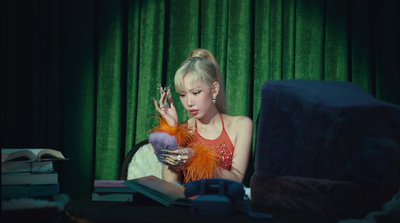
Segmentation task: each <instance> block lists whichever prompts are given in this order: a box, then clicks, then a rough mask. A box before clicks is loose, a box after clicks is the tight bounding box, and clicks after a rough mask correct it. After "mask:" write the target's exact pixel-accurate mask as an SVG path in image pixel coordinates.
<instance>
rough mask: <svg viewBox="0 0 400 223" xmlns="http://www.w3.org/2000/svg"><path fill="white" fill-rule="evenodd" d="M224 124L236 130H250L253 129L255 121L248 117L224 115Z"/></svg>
mask: <svg viewBox="0 0 400 223" xmlns="http://www.w3.org/2000/svg"><path fill="white" fill-rule="evenodd" d="M223 118H224V123H226V125H227V126H229V127H231V128H234V129H243V130H248V129H249V128H251V129H252V128H253V121H252V120H251V119H250V118H249V117H247V116H230V115H226V114H224V116H223Z"/></svg>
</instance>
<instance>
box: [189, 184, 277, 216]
mask: <svg viewBox="0 0 400 223" xmlns="http://www.w3.org/2000/svg"><path fill="white" fill-rule="evenodd" d="M185 196H186V197H188V198H191V199H192V207H191V213H192V214H199V215H222V216H227V215H231V214H233V213H234V212H236V211H238V210H240V211H243V212H246V213H247V214H249V215H250V216H252V217H256V218H272V217H273V216H272V215H270V214H265V213H255V212H252V210H251V208H250V204H249V202H250V201H249V199H247V200H245V197H246V196H245V191H244V186H243V184H241V183H239V182H236V181H233V180H227V179H219V178H211V179H203V180H197V181H192V182H189V183H188V184H187V185H186V187H185Z"/></svg>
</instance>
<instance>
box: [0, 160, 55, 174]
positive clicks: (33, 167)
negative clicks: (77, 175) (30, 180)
mask: <svg viewBox="0 0 400 223" xmlns="http://www.w3.org/2000/svg"><path fill="white" fill-rule="evenodd" d="M53 170H54V169H53V161H44V162H5V163H2V164H1V173H24V172H31V173H38V172H48V171H53Z"/></svg>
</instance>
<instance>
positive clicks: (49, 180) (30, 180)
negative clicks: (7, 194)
mask: <svg viewBox="0 0 400 223" xmlns="http://www.w3.org/2000/svg"><path fill="white" fill-rule="evenodd" d="M56 183H58V173H57V172H44V173H3V174H1V184H2V185H21V184H56Z"/></svg>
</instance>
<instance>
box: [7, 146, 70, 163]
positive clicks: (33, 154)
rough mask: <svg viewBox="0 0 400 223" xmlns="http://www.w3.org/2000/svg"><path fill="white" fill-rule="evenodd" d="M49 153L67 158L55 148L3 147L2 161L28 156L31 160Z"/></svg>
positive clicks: (59, 157) (56, 156)
mask: <svg viewBox="0 0 400 223" xmlns="http://www.w3.org/2000/svg"><path fill="white" fill-rule="evenodd" d="M45 155H49V156H51V157H54V158H58V159H65V157H64V155H63V154H62V153H61V152H60V151H57V150H54V149H44V148H23V149H22V148H21V149H17V148H15V149H14V148H5V149H1V162H5V161H9V160H13V159H16V158H26V159H28V160H30V161H36V160H39V158H40V157H42V156H45Z"/></svg>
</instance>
